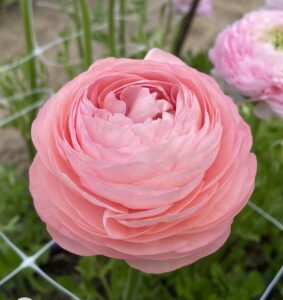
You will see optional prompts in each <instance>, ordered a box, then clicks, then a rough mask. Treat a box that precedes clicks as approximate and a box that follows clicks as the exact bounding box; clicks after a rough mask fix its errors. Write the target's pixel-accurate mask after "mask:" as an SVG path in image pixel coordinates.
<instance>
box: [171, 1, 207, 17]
mask: <svg viewBox="0 0 283 300" xmlns="http://www.w3.org/2000/svg"><path fill="white" fill-rule="evenodd" d="M192 2H193V0H173V5H174V8H175V10H176V12H178V13H179V14H182V15H185V14H186V13H187V12H188V11H189V9H190V8H191V5H192ZM197 14H199V15H204V16H211V15H212V3H211V0H200V3H199V6H198V8H197Z"/></svg>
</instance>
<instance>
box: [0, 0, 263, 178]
mask: <svg viewBox="0 0 283 300" xmlns="http://www.w3.org/2000/svg"><path fill="white" fill-rule="evenodd" d="M65 2H66V1H63V0H60V1H55V0H49V1H39V0H37V1H34V3H35V6H34V17H35V20H34V28H35V30H36V38H37V41H38V44H39V45H42V44H44V43H47V42H50V41H52V40H54V39H56V38H57V37H58V33H59V32H60V31H61V30H62V29H63V28H64V26H65V25H66V24H67V23H68V17H67V16H66V15H64V14H63V13H62V12H60V11H59V10H57V9H54V7H56V6H58V4H63V3H65ZM153 2H154V6H155V7H156V3H157V1H149V3H153ZM263 5H264V0H249V1H246V0H237V1H234V0H214V1H213V6H214V14H213V16H212V17H197V18H196V19H195V21H194V24H193V28H192V32H191V35H190V37H189V38H188V40H187V43H186V48H188V49H191V50H192V51H193V52H197V51H199V50H206V49H207V48H208V47H210V46H211V45H212V44H213V41H214V39H215V36H216V34H217V33H218V32H219V31H220V30H221V29H223V28H224V27H225V26H227V24H229V23H231V22H233V21H234V20H236V19H238V18H240V17H241V16H242V15H243V14H244V13H245V12H248V11H251V10H254V9H257V8H260V7H262V6H263ZM151 6H153V4H151ZM149 9H153V8H152V7H150V8H149ZM21 22H22V21H21V17H20V9H19V7H18V5H12V6H10V7H8V8H5V9H4V10H2V11H0V65H1V64H4V63H6V62H7V61H9V60H11V59H14V58H17V57H21V55H22V54H23V53H24V49H25V46H24V35H23V29H22V23H21ZM57 51H58V49H56V48H55V49H52V50H50V51H48V53H47V55H46V56H45V58H46V59H52V60H53V61H55V62H56V59H55V60H54V57H56V52H57ZM49 69H50V75H51V76H50V78H51V86H54V85H56V84H57V85H58V82H61V83H63V82H65V81H66V80H67V78H66V75H65V74H64V72H62V70H61V69H59V68H58V67H56V66H51V67H49ZM0 98H1V95H0ZM0 117H1V116H0ZM27 158H28V156H27V152H26V148H25V145H24V142H23V139H22V138H21V135H20V134H19V132H17V131H16V130H15V129H12V128H4V129H3V128H2V129H0V164H1V163H6V164H7V163H8V164H10V165H12V166H14V167H16V168H17V170H18V171H19V173H20V174H24V173H25V172H26V171H27V168H28V164H29V163H28V159H27Z"/></svg>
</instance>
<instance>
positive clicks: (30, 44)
mask: <svg viewBox="0 0 283 300" xmlns="http://www.w3.org/2000/svg"><path fill="white" fill-rule="evenodd" d="M20 4H21V11H22V18H23V27H24V33H25V42H26V50H27V53H28V54H31V53H34V51H35V48H36V42H35V34H34V30H33V15H32V1H31V0H22V1H20ZM28 69H29V80H30V88H31V89H32V90H33V89H35V88H36V59H35V57H32V58H31V59H30V60H29V61H28Z"/></svg>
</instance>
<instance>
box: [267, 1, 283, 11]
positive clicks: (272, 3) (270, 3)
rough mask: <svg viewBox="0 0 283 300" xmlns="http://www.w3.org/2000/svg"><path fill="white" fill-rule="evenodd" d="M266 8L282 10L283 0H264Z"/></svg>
mask: <svg viewBox="0 0 283 300" xmlns="http://www.w3.org/2000/svg"><path fill="white" fill-rule="evenodd" d="M266 6H267V7H268V8H272V9H283V0H266Z"/></svg>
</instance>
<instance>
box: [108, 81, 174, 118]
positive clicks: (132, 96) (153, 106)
mask: <svg viewBox="0 0 283 300" xmlns="http://www.w3.org/2000/svg"><path fill="white" fill-rule="evenodd" d="M103 108H104V109H106V110H108V111H109V112H111V113H114V114H115V113H120V114H123V115H125V116H126V117H128V118H130V119H131V120H132V121H133V122H135V123H143V122H145V121H147V120H156V119H158V118H163V113H171V114H172V113H174V107H173V105H172V104H171V103H170V102H168V101H167V100H165V99H159V97H158V95H157V92H151V91H150V89H149V88H147V87H142V86H136V85H130V86H128V87H126V88H124V89H123V90H122V91H120V92H119V93H109V94H108V95H106V97H105V99H104V103H103Z"/></svg>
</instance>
